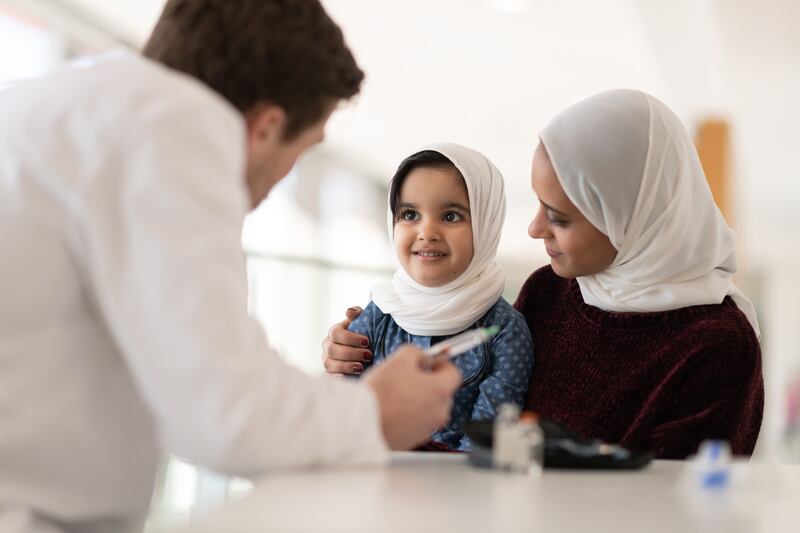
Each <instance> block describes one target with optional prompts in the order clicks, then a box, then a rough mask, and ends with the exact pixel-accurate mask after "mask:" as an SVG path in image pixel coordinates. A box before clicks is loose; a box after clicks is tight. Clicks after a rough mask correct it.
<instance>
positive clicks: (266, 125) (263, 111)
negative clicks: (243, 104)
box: [245, 104, 286, 145]
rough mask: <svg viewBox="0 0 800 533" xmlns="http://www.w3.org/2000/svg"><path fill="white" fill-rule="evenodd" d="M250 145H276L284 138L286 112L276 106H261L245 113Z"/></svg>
mask: <svg viewBox="0 0 800 533" xmlns="http://www.w3.org/2000/svg"><path fill="white" fill-rule="evenodd" d="M245 121H246V123H247V137H248V141H249V144H251V145H253V144H262V143H268V144H274V143H277V142H278V141H279V140H280V139H281V138H282V136H283V130H284V127H285V126H286V110H285V109H283V108H282V107H281V106H279V105H276V104H260V105H258V106H256V107H255V108H253V109H251V110H250V111H248V112H247V113H245Z"/></svg>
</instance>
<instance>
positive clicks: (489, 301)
mask: <svg viewBox="0 0 800 533" xmlns="http://www.w3.org/2000/svg"><path fill="white" fill-rule="evenodd" d="M424 150H432V151H434V152H438V153H440V154H442V155H443V156H445V157H446V158H447V159H449V160H450V161H452V162H453V164H454V165H455V166H456V168H457V169H458V170H459V172H461V175H462V176H463V177H464V181H465V182H466V185H467V194H468V195H469V210H470V220H471V221H472V244H473V255H472V260H471V261H470V263H469V265H468V266H467V269H466V270H465V271H464V272H463V273H462V274H461V275H460V276H458V277H457V278H456V279H454V280H453V281H451V282H450V283H448V284H446V285H443V286H441V287H426V286H424V285H420V284H419V283H417V282H416V281H414V280H413V279H412V278H411V276H409V275H408V273H407V272H406V271H405V270H403V269H402V268H399V269H398V270H397V271H396V272H395V274H394V278H393V280H392V282H391V283H379V284H377V285H375V286H374V287H373V288H372V301H373V302H375V305H377V306H378V308H380V310H381V311H383V312H384V313H386V314H389V315H392V318H393V319H394V321H395V322H396V323H397V324H398V325H399V326H400V327H401V328H403V329H404V330H406V331H407V332H409V333H411V334H412V335H424V336H434V335H452V334H455V333H459V332H461V331H463V330H465V329H467V328H468V327H469V326H471V325H473V324H474V323H475V322H476V321H477V320H478V319H479V318H480V317H481V316H483V315H484V314H485V313H486V312H487V311H488V310H489V309H490V308H491V307H492V306H493V305H494V304H495V303H496V302H497V300H498V299H499V298H500V295H501V294H502V292H503V288H504V287H505V276H504V274H503V271H502V269H501V268H500V267H499V266H498V265H497V263H496V262H495V255H496V254H497V245H498V243H499V242H500V232H501V230H502V229H503V222H504V220H505V216H506V196H505V187H504V184H503V176H502V175H501V174H500V171H499V170H498V169H497V167H495V166H494V165H493V164H492V162H491V161H489V159H488V158H487V157H486V156H484V155H483V154H480V153H478V152H476V151H475V150H472V149H470V148H466V147H464V146H460V145H457V144H450V143H437V144H431V145H428V146H425V147H423V148H421V149H420V150H419V151H424ZM389 239H390V240H391V241H392V244H394V220H393V219H392V214H391V206H389Z"/></svg>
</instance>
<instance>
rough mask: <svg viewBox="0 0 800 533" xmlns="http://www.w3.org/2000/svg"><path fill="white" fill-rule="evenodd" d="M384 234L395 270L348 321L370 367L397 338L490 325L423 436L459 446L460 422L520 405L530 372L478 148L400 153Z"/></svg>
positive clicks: (498, 218)
mask: <svg viewBox="0 0 800 533" xmlns="http://www.w3.org/2000/svg"><path fill="white" fill-rule="evenodd" d="M389 210H390V216H389V232H390V237H391V240H392V243H393V245H394V250H395V254H396V255H397V259H398V261H399V263H400V267H401V268H400V269H398V270H397V272H396V273H395V275H394V279H393V280H392V282H391V283H381V284H378V285H376V286H375V287H373V289H372V301H371V302H370V303H369V305H368V306H367V307H366V309H364V312H363V313H361V315H359V317H358V318H357V319H356V320H354V321H353V323H352V324H351V325H350V327H349V329H350V331H354V332H357V333H360V334H362V335H365V336H366V337H367V338H368V339H369V344H370V346H371V347H372V350H373V359H372V362H371V364H373V365H375V364H380V363H381V361H382V360H384V359H385V358H386V356H387V355H388V354H390V353H392V352H393V351H395V350H396V349H397V348H398V346H400V345H401V344H403V343H413V344H415V345H417V346H419V347H421V348H423V349H424V348H428V347H430V346H431V345H433V344H436V343H437V342H440V341H443V340H444V339H446V338H448V337H451V336H453V335H455V334H458V333H461V332H463V331H465V330H468V329H473V328H479V327H489V326H498V327H499V328H500V332H499V333H498V334H497V335H496V336H495V337H493V338H492V339H491V340H490V341H489V342H487V343H485V344H483V345H481V346H479V347H477V348H474V349H472V350H470V351H468V352H466V353H464V354H461V355H459V356H457V357H456V358H455V360H454V363H455V364H456V366H458V368H459V369H460V370H461V372H462V374H463V377H464V382H463V385H462V386H461V389H460V390H459V391H458V392H457V393H456V395H455V397H454V399H453V410H452V412H451V417H450V422H449V424H448V425H447V426H446V427H444V428H443V429H441V430H439V431H437V432H436V433H434V434H433V435H432V437H431V440H432V441H433V442H436V443H441V444H444V445H446V446H447V447H450V448H453V449H458V450H466V449H469V440H468V438H467V437H466V436H465V435H464V423H465V422H466V421H467V420H470V419H472V420H488V419H492V418H494V416H495V413H496V411H497V408H498V407H499V406H500V405H501V404H503V403H507V402H512V403H515V404H518V405H520V406H522V404H523V401H524V397H525V392H526V390H527V386H528V382H529V380H530V377H531V370H532V368H533V343H532V340H531V335H530V331H529V330H528V327H527V325H526V322H525V318H524V317H523V316H522V315H521V314H520V313H519V312H517V311H516V310H514V308H513V307H512V306H511V305H510V304H509V303H508V302H507V301H506V300H504V299H503V298H502V296H501V294H502V292H503V287H504V285H505V277H504V275H503V272H502V270H501V269H500V267H499V266H498V265H497V263H496V262H495V254H496V252H497V244H498V242H499V240H500V231H501V229H502V227H503V221H504V219H505V210H506V199H505V193H504V186H503V177H502V175H501V174H500V171H498V170H497V168H496V167H495V166H494V165H493V164H492V162H491V161H489V160H488V159H487V158H486V157H485V156H483V155H482V154H480V153H478V152H476V151H474V150H471V149H469V148H466V147H463V146H459V145H456V144H446V143H439V144H435V145H431V146H428V147H426V148H425V149H423V150H422V151H420V152H417V153H415V154H413V155H411V156H409V157H408V158H406V159H405V160H404V161H403V162H402V163H401V164H400V167H399V168H398V169H397V172H396V173H395V175H394V177H393V178H392V182H391V185H390V189H389Z"/></svg>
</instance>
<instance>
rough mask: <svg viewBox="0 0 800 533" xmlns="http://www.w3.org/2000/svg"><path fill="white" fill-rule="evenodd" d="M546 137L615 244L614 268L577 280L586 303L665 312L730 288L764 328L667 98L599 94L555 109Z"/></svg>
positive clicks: (562, 177) (579, 198) (565, 183)
mask: <svg viewBox="0 0 800 533" xmlns="http://www.w3.org/2000/svg"><path fill="white" fill-rule="evenodd" d="M540 139H541V141H542V143H543V144H544V147H545V148H546V150H547V153H548V155H549V156H550V160H551V162H552V164H553V168H554V169H555V172H556V175H557V176H558V179H559V181H560V182H561V185H562V187H563V188H564V191H565V192H566V194H567V196H568V197H569V199H570V200H571V201H572V203H574V204H575V206H576V207H577V208H578V209H579V210H580V212H581V213H583V215H584V216H585V217H586V218H587V219H588V220H589V222H591V223H592V225H594V226H595V227H596V228H597V229H599V230H600V231H601V232H603V233H604V234H606V235H607V236H608V238H609V239H610V240H611V244H612V245H613V246H614V248H616V249H617V252H618V253H617V256H616V259H615V260H614V262H613V263H612V264H611V266H610V267H609V268H608V269H606V270H604V271H603V272H601V273H599V274H595V275H592V276H583V277H579V278H578V283H579V284H580V289H581V294H582V295H583V299H584V301H585V302H586V303H587V304H590V305H593V306H596V307H599V308H601V309H605V310H608V311H628V312H631V311H632V312H647V311H665V310H670V309H679V308H682V307H688V306H692V305H701V304H718V303H721V302H722V300H723V298H725V296H726V295H730V296H731V297H732V298H733V300H734V302H735V303H736V305H737V306H738V307H739V309H741V310H742V312H743V313H744V314H745V316H746V317H747V320H748V321H749V322H750V324H751V325H752V326H753V329H754V331H755V332H756V335H757V336H758V335H760V332H759V327H758V319H757V317H756V312H755V309H754V307H753V304H752V303H751V302H750V300H749V299H748V298H747V297H746V296H745V295H744V294H743V293H742V291H741V290H739V288H738V287H736V285H734V284H733V275H734V273H735V272H736V270H737V260H736V251H735V243H734V241H735V233H734V232H733V230H732V229H731V228H729V227H728V225H727V224H726V223H725V220H724V219H723V217H722V214H721V213H720V212H719V209H718V208H717V206H716V204H715V203H714V200H713V198H712V196H711V191H710V189H709V187H708V183H707V182H706V178H705V174H704V173H703V169H702V166H701V165H700V160H699V159H698V156H697V152H696V150H695V147H694V144H693V143H692V139H691V137H690V135H689V133H688V132H687V131H686V128H685V127H684V126H683V124H682V123H681V121H680V120H679V119H678V117H677V116H676V115H675V114H674V113H673V112H672V111H671V110H670V109H669V108H668V107H667V106H666V105H664V104H663V103H661V102H660V101H658V100H657V99H655V98H654V97H652V96H650V95H648V94H645V93H642V92H639V91H632V90H615V91H608V92H604V93H600V94H598V95H595V96H593V97H591V98H588V99H586V100H583V101H582V102H579V103H577V104H575V105H574V106H572V107H570V108H568V109H566V110H565V111H563V112H562V113H561V114H559V115H558V116H556V118H555V119H553V121H552V122H551V123H550V124H549V125H548V126H547V127H546V128H545V129H544V130H543V131H542V133H541V135H540Z"/></svg>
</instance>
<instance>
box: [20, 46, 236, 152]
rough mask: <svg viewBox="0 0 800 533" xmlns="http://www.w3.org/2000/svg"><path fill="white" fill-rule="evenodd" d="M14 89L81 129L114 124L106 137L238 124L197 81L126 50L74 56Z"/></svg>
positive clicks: (217, 97) (222, 101)
mask: <svg viewBox="0 0 800 533" xmlns="http://www.w3.org/2000/svg"><path fill="white" fill-rule="evenodd" d="M53 86H57V87H58V88H59V91H58V92H57V94H55V95H54V94H53V93H52V87H53ZM18 89H19V90H20V91H24V92H27V93H28V97H29V98H30V99H31V100H32V102H35V105H38V106H43V107H45V108H47V111H48V113H46V114H45V116H60V117H68V116H70V115H74V116H78V117H80V120H81V123H82V124H83V125H84V126H85V127H86V128H97V129H107V128H108V127H109V126H113V127H111V129H110V131H108V135H111V136H113V135H114V134H115V132H117V133H118V134H122V135H125V134H127V133H128V132H134V133H135V132H136V131H137V130H141V129H148V130H149V129H152V128H175V127H179V126H184V127H186V126H188V127H192V126H191V125H192V124H194V123H197V122H202V123H203V124H208V125H215V127H216V129H224V130H228V129H229V128H230V127H232V126H233V127H236V128H237V129H241V124H242V118H241V114H240V113H238V112H237V110H236V109H235V108H234V107H233V106H232V105H230V104H229V103H228V102H227V101H226V100H225V99H224V98H222V97H221V96H220V95H218V94H217V93H216V92H214V91H213V90H211V89H210V88H209V87H207V86H206V85H204V84H203V83H202V82H200V81H199V80H197V79H195V78H193V77H191V76H188V75H185V74H183V73H180V72H177V71H175V70H171V69H169V68H167V67H165V66H163V65H161V64H159V63H157V62H154V61H151V60H149V59H147V58H145V57H143V56H141V55H139V54H137V53H134V52H129V51H115V52H111V53H107V54H103V55H99V56H95V57H92V58H87V59H82V60H78V61H74V62H72V63H69V64H67V65H65V66H63V67H61V68H58V69H56V70H54V71H53V72H52V73H51V74H49V75H47V76H44V77H42V78H39V79H37V80H31V81H29V82H26V83H24V84H22V85H21V86H20V87H19V88H18ZM12 90H14V89H12ZM20 97H21V98H26V96H25V94H24V93H23V94H20ZM67 120H68V119H67ZM86 128H83V129H84V131H85V129H86ZM141 140H146V138H145V139H141Z"/></svg>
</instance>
